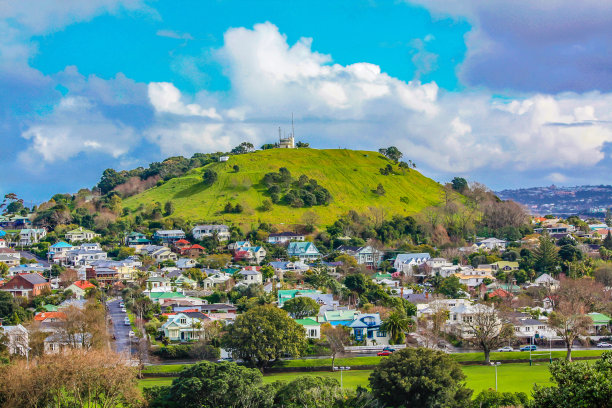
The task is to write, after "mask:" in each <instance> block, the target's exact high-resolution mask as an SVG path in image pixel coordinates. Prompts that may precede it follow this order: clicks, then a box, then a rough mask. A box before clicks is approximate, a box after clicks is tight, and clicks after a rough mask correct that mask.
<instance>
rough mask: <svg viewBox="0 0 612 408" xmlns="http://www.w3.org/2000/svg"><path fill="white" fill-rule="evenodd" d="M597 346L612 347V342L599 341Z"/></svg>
mask: <svg viewBox="0 0 612 408" xmlns="http://www.w3.org/2000/svg"><path fill="white" fill-rule="evenodd" d="M597 347H600V348H609V347H612V344H610V343H608V342H605V341H602V342H601V343H597Z"/></svg>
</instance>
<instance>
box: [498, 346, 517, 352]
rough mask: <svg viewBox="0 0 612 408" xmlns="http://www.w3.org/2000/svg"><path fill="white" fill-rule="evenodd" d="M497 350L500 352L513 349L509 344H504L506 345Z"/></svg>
mask: <svg viewBox="0 0 612 408" xmlns="http://www.w3.org/2000/svg"><path fill="white" fill-rule="evenodd" d="M497 351H499V352H500V353H503V352H506V351H514V349H513V348H512V347H510V346H506V347H502V348H499V349H497Z"/></svg>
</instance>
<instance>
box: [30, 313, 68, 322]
mask: <svg viewBox="0 0 612 408" xmlns="http://www.w3.org/2000/svg"><path fill="white" fill-rule="evenodd" d="M34 320H35V321H37V322H46V323H57V322H63V321H64V320H66V313H64V312H40V313H38V314H37V315H36V316H34Z"/></svg>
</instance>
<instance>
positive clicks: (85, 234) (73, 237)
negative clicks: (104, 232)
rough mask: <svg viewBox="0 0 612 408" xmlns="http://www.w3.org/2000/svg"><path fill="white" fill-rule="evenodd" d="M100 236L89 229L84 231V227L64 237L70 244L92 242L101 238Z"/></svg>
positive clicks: (69, 232)
mask: <svg viewBox="0 0 612 408" xmlns="http://www.w3.org/2000/svg"><path fill="white" fill-rule="evenodd" d="M99 236H100V234H96V233H95V232H93V231H90V230H88V229H84V228H83V227H79V228H76V229H73V230H72V231H68V232H67V233H66V234H65V235H64V237H65V238H66V240H67V241H68V242H75V241H91V240H92V239H94V238H96V237H99Z"/></svg>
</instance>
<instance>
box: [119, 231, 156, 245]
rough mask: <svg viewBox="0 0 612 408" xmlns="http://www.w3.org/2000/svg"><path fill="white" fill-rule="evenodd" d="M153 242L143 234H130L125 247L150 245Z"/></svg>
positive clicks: (126, 238)
mask: <svg viewBox="0 0 612 408" xmlns="http://www.w3.org/2000/svg"><path fill="white" fill-rule="evenodd" d="M150 243H151V240H149V239H148V238H147V236H146V235H145V234H143V233H141V232H130V233H129V234H128V235H127V236H126V237H125V245H127V246H134V245H149V244H150Z"/></svg>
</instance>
